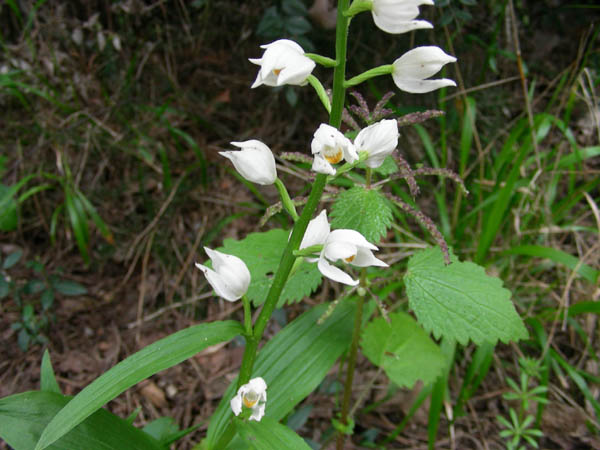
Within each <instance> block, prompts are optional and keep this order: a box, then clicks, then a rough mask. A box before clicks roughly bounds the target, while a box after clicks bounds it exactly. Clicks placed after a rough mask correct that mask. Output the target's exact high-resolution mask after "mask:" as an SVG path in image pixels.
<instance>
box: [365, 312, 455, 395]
mask: <svg viewBox="0 0 600 450" xmlns="http://www.w3.org/2000/svg"><path fill="white" fill-rule="evenodd" d="M361 348H362V351H363V353H364V354H365V356H366V357H367V358H369V361H371V362H372V363H373V364H375V365H376V366H378V367H381V368H382V369H383V370H384V371H385V373H386V375H387V376H388V377H389V379H390V380H392V381H393V382H394V383H396V384H397V385H398V386H402V387H407V388H411V387H412V386H413V385H414V384H415V382H416V381H417V380H421V381H423V383H425V384H429V383H431V382H433V381H434V380H435V379H436V378H437V377H438V376H439V375H440V374H441V373H442V369H443V368H444V367H445V364H446V362H445V357H444V355H443V354H442V352H441V350H440V349H439V347H438V346H437V345H436V344H435V343H434V342H433V341H432V340H431V339H430V338H429V336H428V335H427V333H425V331H423V329H422V328H421V327H420V326H419V324H417V322H416V321H415V319H413V318H412V317H411V316H409V315H408V314H406V313H403V312H395V313H392V314H390V322H389V323H388V322H386V320H385V319H383V318H381V317H379V318H377V319H375V320H373V321H372V322H371V323H370V324H369V325H367V327H366V328H365V330H364V331H363V334H362V340H361Z"/></svg>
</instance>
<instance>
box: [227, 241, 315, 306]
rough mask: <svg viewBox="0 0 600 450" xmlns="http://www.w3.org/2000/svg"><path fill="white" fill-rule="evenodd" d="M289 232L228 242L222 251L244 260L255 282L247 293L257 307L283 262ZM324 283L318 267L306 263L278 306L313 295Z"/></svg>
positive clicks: (263, 299)
mask: <svg viewBox="0 0 600 450" xmlns="http://www.w3.org/2000/svg"><path fill="white" fill-rule="evenodd" d="M289 234H290V233H289V231H286V230H282V229H276V230H270V231H267V232H265V233H251V234H249V235H248V236H246V238H245V239H242V240H241V241H236V240H234V239H225V241H224V242H223V247H222V248H219V249H218V250H219V251H222V252H223V253H228V254H230V255H235V256H237V257H238V258H241V259H242V260H243V261H244V262H245V263H246V265H247V266H248V269H249V270H250V276H251V277H252V281H251V282H250V287H249V288H248V293H247V294H246V295H247V296H248V298H249V299H250V300H252V302H253V303H254V305H255V306H258V305H261V304H262V303H263V302H264V301H265V298H266V297H267V292H268V291H269V288H270V287H271V283H272V282H273V274H274V273H275V272H276V271H277V269H278V267H279V263H280V261H281V254H282V253H283V249H284V248H285V246H286V245H287V242H288V237H289ZM319 284H321V273H320V272H319V270H318V269H317V265H316V264H309V263H307V262H302V264H300V267H299V268H298V270H297V271H296V273H294V274H293V275H292V276H291V277H290V278H289V279H288V281H287V283H286V284H285V287H284V288H283V291H282V293H281V297H280V298H279V303H278V306H283V305H284V304H285V303H286V302H287V303H291V302H297V301H300V300H302V299H303V298H304V297H306V296H309V295H310V294H311V293H312V292H313V291H314V290H315V289H316V288H317V287H318V286H319Z"/></svg>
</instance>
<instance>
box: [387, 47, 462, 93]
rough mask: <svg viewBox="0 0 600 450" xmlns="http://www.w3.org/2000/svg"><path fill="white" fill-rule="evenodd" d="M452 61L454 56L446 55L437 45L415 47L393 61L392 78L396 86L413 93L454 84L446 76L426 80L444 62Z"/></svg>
mask: <svg viewBox="0 0 600 450" xmlns="http://www.w3.org/2000/svg"><path fill="white" fill-rule="evenodd" d="M453 62H456V58H455V57H454V56H450V55H447V54H446V53H444V51H443V50H442V49H441V48H439V47H435V46H425V47H417V48H415V49H412V50H410V51H408V52H406V53H405V54H404V55H402V56H401V57H400V58H398V59H397V60H396V61H394V63H393V72H392V78H393V79H394V83H396V86H398V88H400V89H401V90H403V91H406V92H410V93H413V94H423V93H425V92H431V91H434V90H436V89H439V88H442V87H445V86H456V83H455V82H454V81H452V80H449V79H448V78H442V79H439V80H426V78H429V77H431V76H432V75H434V74H436V73H437V72H439V71H440V70H441V68H442V67H443V66H444V65H445V64H448V63H453Z"/></svg>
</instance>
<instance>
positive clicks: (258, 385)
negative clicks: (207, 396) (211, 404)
mask: <svg viewBox="0 0 600 450" xmlns="http://www.w3.org/2000/svg"><path fill="white" fill-rule="evenodd" d="M266 402H267V383H265V380H263V379H262V378H261V377H256V378H252V379H251V380H250V381H249V382H248V383H247V384H244V385H243V386H241V387H240V388H239V389H238V391H237V395H236V396H235V397H233V398H232V399H231V401H230V402H229V404H230V405H231V409H232V411H233V413H234V414H235V415H236V416H238V415H239V414H240V413H241V412H242V405H244V406H245V407H246V408H250V409H251V410H252V414H251V415H250V419H249V420H256V421H260V419H262V418H263V416H264V415H265V404H266Z"/></svg>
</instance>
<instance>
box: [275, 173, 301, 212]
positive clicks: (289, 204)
mask: <svg viewBox="0 0 600 450" xmlns="http://www.w3.org/2000/svg"><path fill="white" fill-rule="evenodd" d="M275 187H276V188H277V192H279V196H280V197H281V204H282V205H283V208H284V209H285V210H286V211H287V212H288V213H289V215H290V216H292V219H294V222H297V221H298V213H297V212H296V207H295V206H294V202H293V201H292V199H291V198H290V194H288V191H287V189H286V188H285V185H284V184H283V182H282V181H281V180H280V179H279V178H275Z"/></svg>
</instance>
